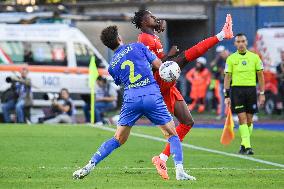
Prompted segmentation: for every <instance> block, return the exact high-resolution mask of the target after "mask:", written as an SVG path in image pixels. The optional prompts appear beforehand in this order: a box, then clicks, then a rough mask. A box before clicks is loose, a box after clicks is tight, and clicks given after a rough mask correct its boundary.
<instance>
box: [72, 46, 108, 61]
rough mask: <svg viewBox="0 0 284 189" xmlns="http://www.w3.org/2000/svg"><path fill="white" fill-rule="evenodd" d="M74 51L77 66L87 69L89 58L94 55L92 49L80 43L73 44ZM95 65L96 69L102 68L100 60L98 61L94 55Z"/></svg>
mask: <svg viewBox="0 0 284 189" xmlns="http://www.w3.org/2000/svg"><path fill="white" fill-rule="evenodd" d="M74 50H75V55H76V60H77V66H82V67H88V66H89V63H90V58H91V56H92V55H95V54H94V52H93V51H92V49H91V48H90V47H89V46H87V45H85V44H82V43H74ZM95 57H96V64H97V66H98V67H103V66H102V60H101V59H99V58H98V57H97V56H96V55H95Z"/></svg>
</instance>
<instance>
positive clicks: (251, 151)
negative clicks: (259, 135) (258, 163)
mask: <svg viewBox="0 0 284 189" xmlns="http://www.w3.org/2000/svg"><path fill="white" fill-rule="evenodd" d="M245 151H246V152H245V154H246V155H253V154H254V152H253V150H252V148H246V149H245Z"/></svg>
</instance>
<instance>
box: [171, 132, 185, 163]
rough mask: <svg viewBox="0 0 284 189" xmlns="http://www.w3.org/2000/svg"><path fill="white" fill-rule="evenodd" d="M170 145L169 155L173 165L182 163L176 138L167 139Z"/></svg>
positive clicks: (181, 155)
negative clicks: (171, 156)
mask: <svg viewBox="0 0 284 189" xmlns="http://www.w3.org/2000/svg"><path fill="white" fill-rule="evenodd" d="M168 141H169V143H170V149H171V154H172V155H173V158H174V162H175V164H176V165H177V164H182V163H183V154H182V146H181V142H180V140H179V138H178V136H171V137H170V138H169V139H168Z"/></svg>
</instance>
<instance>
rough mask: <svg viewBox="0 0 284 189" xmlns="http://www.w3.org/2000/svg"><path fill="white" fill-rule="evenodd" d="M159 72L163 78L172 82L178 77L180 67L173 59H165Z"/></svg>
mask: <svg viewBox="0 0 284 189" xmlns="http://www.w3.org/2000/svg"><path fill="white" fill-rule="evenodd" d="M159 74H160V77H161V78H162V79H163V80H165V81H167V82H172V81H175V80H177V79H178V78H179V76H180V67H179V65H178V64H177V63H176V62H174V61H166V62H164V63H163V64H162V65H161V66H160V68H159Z"/></svg>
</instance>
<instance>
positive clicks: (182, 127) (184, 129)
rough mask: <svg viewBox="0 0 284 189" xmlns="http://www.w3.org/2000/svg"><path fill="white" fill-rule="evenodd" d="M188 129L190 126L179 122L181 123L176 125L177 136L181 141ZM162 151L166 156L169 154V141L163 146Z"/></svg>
mask: <svg viewBox="0 0 284 189" xmlns="http://www.w3.org/2000/svg"><path fill="white" fill-rule="evenodd" d="M190 129H191V126H188V125H185V124H181V123H180V124H179V125H178V126H177V127H176V131H177V134H178V137H179V139H180V141H181V142H182V141H183V139H184V137H185V135H186V134H187V133H188V132H189V131H190ZM162 153H163V154H165V155H166V156H168V157H169V156H170V155H171V152H170V144H169V143H168V144H167V145H166V147H165V149H164V151H163V152H162Z"/></svg>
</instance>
